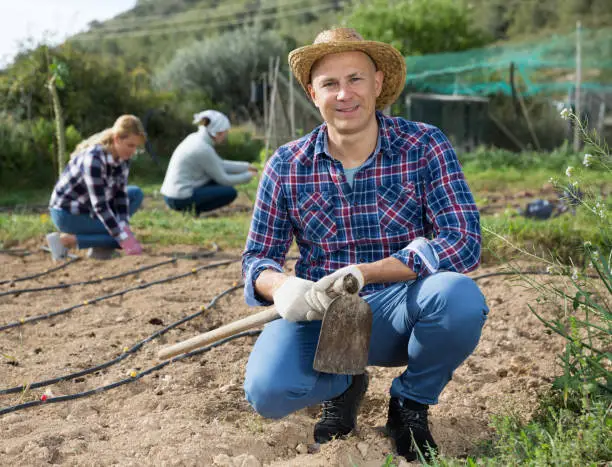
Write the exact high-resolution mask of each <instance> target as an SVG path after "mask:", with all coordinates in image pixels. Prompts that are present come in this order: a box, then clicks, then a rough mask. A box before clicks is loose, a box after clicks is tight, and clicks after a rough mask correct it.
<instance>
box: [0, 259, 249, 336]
mask: <svg viewBox="0 0 612 467" xmlns="http://www.w3.org/2000/svg"><path fill="white" fill-rule="evenodd" d="M236 261H240V259H228V260H225V261H219V262H217V263H213V264H206V265H204V266H198V267H196V268H193V269H192V270H191V271H190V272H186V273H184V274H178V275H176V276H170V277H166V278H164V279H159V280H156V281H152V282H145V283H144V284H140V285H137V286H135V287H129V288H127V289H124V290H120V291H118V292H113V293H111V294H108V295H103V296H101V297H97V298H94V299H92V300H85V301H84V302H83V303H79V304H78V305H72V306H69V307H68V308H63V309H61V310H58V311H53V312H51V313H46V314H44V315H37V316H31V317H29V318H24V319H21V320H19V321H14V322H12V323H7V324H4V325H2V326H0V332H1V331H6V330H8V329H12V328H16V327H19V326H23V325H24V324H29V323H35V322H37V321H41V320H43V319H48V318H53V317H55V316H59V315H63V314H66V313H69V312H71V311H73V310H76V309H78V308H82V307H85V306H88V305H93V304H94V303H98V302H101V301H104V300H108V299H110V298H114V297H119V296H121V295H124V294H126V293H128V292H133V291H134V290H140V289H147V288H149V287H151V286H153V285H158V284H163V283H166V282H171V281H174V280H177V279H182V278H183V277H187V276H190V275H192V274H196V273H198V272H199V271H202V270H204V269H212V268H216V267H218V266H225V265H227V264H231V263H235V262H236Z"/></svg>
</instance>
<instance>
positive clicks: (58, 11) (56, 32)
mask: <svg viewBox="0 0 612 467" xmlns="http://www.w3.org/2000/svg"><path fill="white" fill-rule="evenodd" d="M135 4H136V0H0V67H3V66H5V65H6V64H7V63H8V62H10V61H11V60H12V58H13V57H14V55H15V53H17V51H18V50H19V44H20V43H21V42H23V41H26V40H27V39H28V38H33V39H34V40H35V41H37V42H40V41H41V40H43V39H45V38H47V39H49V42H52V43H57V42H61V41H62V40H63V39H65V38H66V37H68V36H70V35H72V34H74V33H76V32H79V31H82V30H83V29H85V28H86V27H87V24H88V23H89V22H90V21H92V20H98V21H103V20H105V19H108V18H112V17H113V16H115V15H117V14H119V13H121V12H124V11H126V10H129V9H131V8H132V7H133V6H134V5H135Z"/></svg>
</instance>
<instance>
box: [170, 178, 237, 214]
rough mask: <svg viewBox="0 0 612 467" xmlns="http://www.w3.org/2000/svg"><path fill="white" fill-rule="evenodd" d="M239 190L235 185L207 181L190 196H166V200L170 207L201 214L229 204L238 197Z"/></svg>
mask: <svg viewBox="0 0 612 467" xmlns="http://www.w3.org/2000/svg"><path fill="white" fill-rule="evenodd" d="M236 196H238V192H237V191H236V189H235V188H234V187H231V186H225V185H219V184H218V183H215V182H210V183H207V184H206V185H202V186H200V187H198V188H195V189H194V190H193V194H192V195H191V196H190V197H189V198H183V199H181V198H171V197H169V196H164V201H165V202H166V204H167V205H168V207H169V208H170V209H174V210H175V211H195V213H196V215H199V214H200V213H202V212H205V211H212V210H213V209H218V208H221V207H223V206H227V205H228V204H230V203H231V202H232V201H234V200H235V199H236Z"/></svg>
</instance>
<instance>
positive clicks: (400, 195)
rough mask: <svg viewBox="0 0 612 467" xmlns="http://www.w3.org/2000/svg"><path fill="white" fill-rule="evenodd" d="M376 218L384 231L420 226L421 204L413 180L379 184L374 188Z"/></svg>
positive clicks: (396, 230)
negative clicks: (385, 184)
mask: <svg viewBox="0 0 612 467" xmlns="http://www.w3.org/2000/svg"><path fill="white" fill-rule="evenodd" d="M376 201H377V207H378V220H379V222H380V226H381V229H382V230H383V231H384V232H398V231H402V230H406V229H411V228H419V227H420V226H421V205H420V204H419V201H418V198H417V195H416V193H415V188H414V182H406V183H404V184H399V183H397V184H393V185H387V186H379V187H378V188H377V189H376Z"/></svg>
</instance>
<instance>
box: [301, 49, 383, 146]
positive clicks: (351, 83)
mask: <svg viewBox="0 0 612 467" xmlns="http://www.w3.org/2000/svg"><path fill="white" fill-rule="evenodd" d="M310 77H311V84H309V85H308V91H309V92H310V97H311V98H312V100H313V102H314V104H315V105H316V106H317V108H318V109H319V111H320V112H321V115H322V116H323V119H324V120H325V121H326V122H327V125H328V126H329V127H330V128H333V129H334V130H336V131H337V132H338V133H340V134H352V133H357V132H359V131H361V130H363V129H364V128H365V127H366V126H367V124H368V123H369V122H370V120H371V119H372V118H374V113H375V111H376V98H377V97H378V96H379V95H380V91H381V89H382V82H383V73H382V71H376V67H375V66H374V62H373V61H372V59H371V58H370V57H368V56H367V55H366V54H365V53H363V52H341V53H336V54H330V55H326V56H325V57H323V58H322V59H320V60H319V61H317V62H316V63H315V65H314V66H313V67H312V70H311V75H310Z"/></svg>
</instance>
